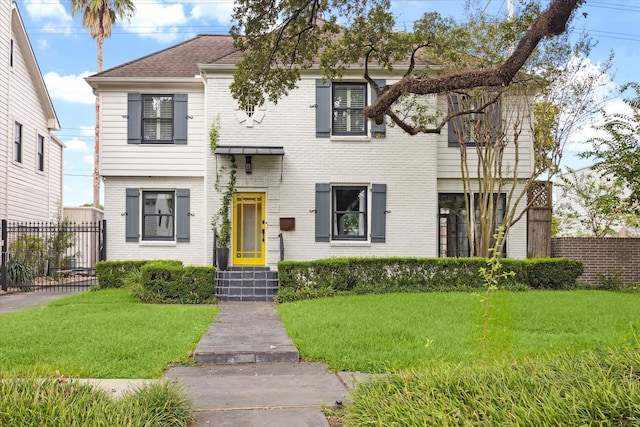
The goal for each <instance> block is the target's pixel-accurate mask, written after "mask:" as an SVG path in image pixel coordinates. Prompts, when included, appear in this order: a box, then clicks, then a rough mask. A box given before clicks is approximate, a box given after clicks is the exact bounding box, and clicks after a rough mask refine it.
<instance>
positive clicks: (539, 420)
mask: <svg viewBox="0 0 640 427" xmlns="http://www.w3.org/2000/svg"><path fill="white" fill-rule="evenodd" d="M446 425H455V426H470V427H472V426H478V427H480V426H482V427H493V426H496V427H497V426H596V425H597V426H637V425H640V353H639V352H638V348H635V349H633V350H630V349H620V350H619V351H617V352H604V351H603V352H600V351H593V352H586V353H579V354H563V355H557V356H555V357H553V358H551V359H547V358H542V359H540V358H538V359H536V358H532V359H529V360H524V361H522V362H517V363H510V364H502V363H499V364H495V365H491V366H484V367H482V366H480V365H472V366H464V367H462V366H456V367H453V366H451V365H441V366H438V367H435V368H431V369H413V370H409V371H406V372H397V373H389V374H387V375H385V376H384V377H381V378H374V379H372V380H370V381H367V382H363V383H360V384H358V387H356V389H355V390H354V391H353V392H352V394H351V396H350V404H349V405H348V406H347V408H346V412H345V416H344V426H345V427H369V426H371V427H378V426H446Z"/></svg>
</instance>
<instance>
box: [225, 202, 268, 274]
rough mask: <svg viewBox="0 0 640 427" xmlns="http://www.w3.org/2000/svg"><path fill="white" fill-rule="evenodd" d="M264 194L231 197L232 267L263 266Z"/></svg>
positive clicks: (264, 231)
mask: <svg viewBox="0 0 640 427" xmlns="http://www.w3.org/2000/svg"><path fill="white" fill-rule="evenodd" d="M265 227H266V223H265V194H264V193H235V194H234V195H233V265H264V264H265V256H264V254H265V250H264V248H265V233H266V228H265Z"/></svg>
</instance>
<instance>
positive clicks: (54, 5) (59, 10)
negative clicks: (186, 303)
mask: <svg viewBox="0 0 640 427" xmlns="http://www.w3.org/2000/svg"><path fill="white" fill-rule="evenodd" d="M26 9H27V13H28V14H29V17H30V18H31V19H32V20H34V21H45V20H46V21H53V22H56V23H58V24H61V25H62V24H69V23H71V21H72V18H71V14H70V13H69V12H68V11H67V9H66V8H65V7H64V6H63V5H62V3H61V2H60V0H31V1H29V2H28V3H27V4H26Z"/></svg>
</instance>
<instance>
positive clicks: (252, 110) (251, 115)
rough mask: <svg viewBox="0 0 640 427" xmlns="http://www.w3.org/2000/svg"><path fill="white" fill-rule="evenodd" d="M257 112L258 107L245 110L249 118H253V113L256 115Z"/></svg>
mask: <svg viewBox="0 0 640 427" xmlns="http://www.w3.org/2000/svg"><path fill="white" fill-rule="evenodd" d="M255 111H256V107H254V106H253V105H252V106H250V107H246V108H245V109H244V112H245V113H246V114H247V117H253V113H255Z"/></svg>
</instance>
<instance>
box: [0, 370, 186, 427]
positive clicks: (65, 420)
mask: <svg viewBox="0 0 640 427" xmlns="http://www.w3.org/2000/svg"><path fill="white" fill-rule="evenodd" d="M0 395H1V396H2V399H0V425H3V426H49V427H58V426H59V427H67V426H98V427H99V426H104V427H110V426H156V427H163V426H165V427H169V426H171V427H178V426H184V427H186V426H187V425H189V423H190V422H191V421H192V420H193V407H192V405H191V403H190V402H189V400H188V399H187V398H186V395H185V393H184V391H183V390H182V388H181V387H180V386H179V385H178V384H173V383H169V382H166V381H165V382H153V383H149V384H146V385H144V386H141V387H139V388H138V389H136V390H132V391H128V392H125V393H124V394H123V395H122V396H121V397H119V398H117V399H114V398H113V397H112V396H110V395H108V394H107V393H106V392H105V391H104V390H101V389H97V388H95V387H92V386H90V385H87V384H80V383H77V382H74V381H70V382H69V381H66V380H64V379H62V378H60V377H59V378H56V379H45V380H42V379H33V378H20V379H11V380H2V381H0Z"/></svg>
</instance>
